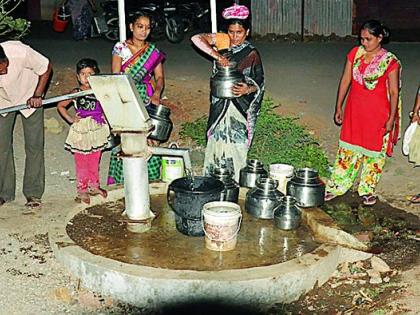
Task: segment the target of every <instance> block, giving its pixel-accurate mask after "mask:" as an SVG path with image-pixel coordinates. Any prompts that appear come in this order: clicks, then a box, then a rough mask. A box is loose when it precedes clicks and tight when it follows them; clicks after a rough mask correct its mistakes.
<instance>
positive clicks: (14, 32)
mask: <svg viewBox="0 0 420 315" xmlns="http://www.w3.org/2000/svg"><path fill="white" fill-rule="evenodd" d="M22 3H23V0H16V1H13V2H11V1H10V0H0V39H2V40H4V39H20V38H22V37H23V36H25V35H27V34H28V33H29V27H30V25H31V24H30V22H29V21H27V20H25V19H21V18H14V17H13V16H12V12H13V11H14V10H16V9H17V8H18V6H19V5H21V4H22Z"/></svg>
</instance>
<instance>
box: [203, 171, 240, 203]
mask: <svg viewBox="0 0 420 315" xmlns="http://www.w3.org/2000/svg"><path fill="white" fill-rule="evenodd" d="M210 175H211V176H212V177H214V178H216V179H218V180H220V181H221V182H222V183H223V184H224V185H225V190H224V191H223V193H222V196H223V197H222V198H223V201H230V202H235V203H238V198H239V184H238V183H237V182H236V181H235V180H234V179H233V171H231V170H230V169H228V168H227V167H215V168H214V169H213V170H212V172H211V173H210Z"/></svg>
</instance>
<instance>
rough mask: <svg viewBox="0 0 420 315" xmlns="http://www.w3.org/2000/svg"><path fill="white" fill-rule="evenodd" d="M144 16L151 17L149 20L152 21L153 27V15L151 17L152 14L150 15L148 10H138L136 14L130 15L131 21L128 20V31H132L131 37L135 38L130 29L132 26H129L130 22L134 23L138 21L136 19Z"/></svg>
mask: <svg viewBox="0 0 420 315" xmlns="http://www.w3.org/2000/svg"><path fill="white" fill-rule="evenodd" d="M142 17H144V18H147V19H149V21H150V26H151V27H153V19H152V17H151V16H150V15H149V14H148V13H147V12H144V11H138V12H136V13H135V14H134V15H132V16H130V19H129V22H128V25H127V31H128V33H130V36H129V38H133V32H132V31H131V30H130V28H129V27H128V26H129V25H130V24H134V23H136V21H137V20H138V19H139V18H142Z"/></svg>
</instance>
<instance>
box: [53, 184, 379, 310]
mask: <svg viewBox="0 0 420 315" xmlns="http://www.w3.org/2000/svg"><path fill="white" fill-rule="evenodd" d="M150 191H151V193H152V194H164V193H166V185H165V184H151V188H150ZM123 197H124V191H123V190H122V189H118V190H112V191H109V194H108V198H107V201H115V200H118V199H121V198H123ZM103 202H104V200H103V199H101V198H92V202H91V205H89V207H91V206H93V205H95V204H100V203H103ZM85 208H86V206H84V205H79V206H77V207H76V208H75V209H74V210H73V211H72V212H71V213H69V215H68V216H67V219H66V220H65V221H64V222H60V223H57V224H55V225H54V226H52V228H51V229H50V233H49V237H50V244H51V247H52V248H53V251H54V253H55V255H56V257H57V259H58V260H59V261H60V262H61V263H62V264H64V265H65V266H66V267H68V268H69V270H70V272H71V273H72V274H73V275H75V276H76V277H79V278H80V279H81V281H82V284H83V285H84V286H85V287H87V288H89V289H90V290H93V291H96V292H98V293H101V294H104V295H110V296H112V297H113V298H116V299H118V300H121V301H124V302H126V303H130V304H132V305H135V306H139V307H144V308H150V309H159V308H163V307H170V306H176V305H182V304H191V303H212V302H214V301H217V303H226V304H229V305H242V306H246V305H249V306H256V305H270V304H273V303H288V302H291V301H294V300H297V299H298V298H299V297H300V296H301V295H302V294H304V293H306V292H308V291H309V290H311V289H312V288H313V287H314V286H315V285H316V284H318V285H321V284H323V283H325V282H326V281H327V280H328V278H329V277H330V276H331V275H332V273H333V272H334V271H335V270H336V267H337V265H338V264H340V263H342V262H344V261H348V262H352V261H357V260H362V259H368V258H369V257H370V256H371V255H370V254H367V253H364V252H360V251H357V250H352V249H349V248H345V247H342V246H339V245H328V244H322V245H321V246H320V247H318V248H317V249H316V250H315V251H313V252H311V253H308V254H305V255H303V256H301V257H298V258H295V259H292V260H290V261H287V262H284V263H280V264H275V265H271V266H266V267H256V268H246V269H236V270H223V271H191V270H168V269H160V268H152V267H146V266H139V265H130V264H126V263H122V262H118V261H114V260H111V259H108V258H104V257H101V256H97V255H93V254H91V253H90V252H88V251H86V250H84V249H82V248H80V247H79V246H78V245H76V244H75V243H74V242H73V240H72V239H70V237H69V236H68V235H67V233H66V226H67V224H68V222H69V221H70V220H71V219H72V218H73V217H74V216H75V215H76V214H77V213H78V212H80V211H82V210H84V209H85ZM311 217H314V216H313V215H309V216H308V215H306V216H305V215H304V219H305V220H315V221H316V219H315V218H312V219H311ZM324 219H325V218H324ZM306 224H307V225H308V226H310V227H311V225H312V226H316V227H317V231H316V233H317V234H318V238H319V239H322V238H323V237H322V235H319V233H322V230H323V229H322V228H320V227H319V224H317V223H316V222H315V223H314V222H312V221H311V222H308V221H306ZM326 229H327V230H328V231H331V229H332V228H331V227H327V228H326ZM328 238H329V236H328V235H327V236H325V237H324V239H328ZM336 243H340V242H339V241H338V242H336Z"/></svg>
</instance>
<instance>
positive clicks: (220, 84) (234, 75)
mask: <svg viewBox="0 0 420 315" xmlns="http://www.w3.org/2000/svg"><path fill="white" fill-rule="evenodd" d="M244 79H245V78H244V76H243V74H242V73H240V72H239V71H238V70H237V64H236V62H234V61H230V63H229V65H227V66H223V65H221V64H219V63H217V62H216V68H215V71H214V73H213V75H212V76H211V78H210V90H211V95H213V96H215V97H218V98H236V97H237V96H235V95H234V94H233V92H232V88H233V86H234V85H236V84H237V83H239V82H244Z"/></svg>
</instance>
